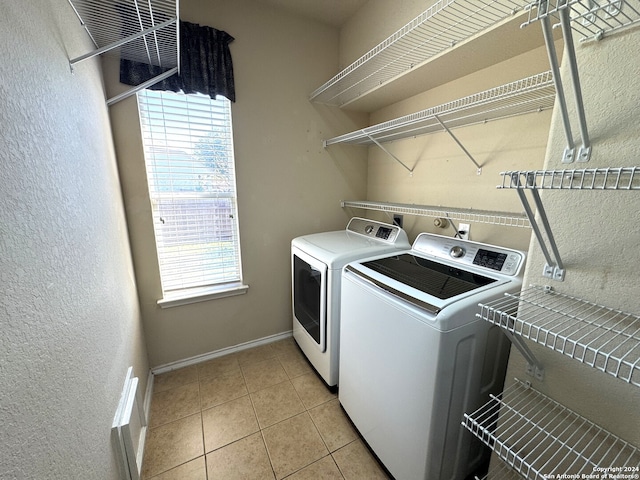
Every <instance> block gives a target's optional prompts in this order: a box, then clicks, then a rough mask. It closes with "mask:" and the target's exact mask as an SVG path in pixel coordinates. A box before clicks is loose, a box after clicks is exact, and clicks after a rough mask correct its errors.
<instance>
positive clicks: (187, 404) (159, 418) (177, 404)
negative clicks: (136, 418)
mask: <svg viewBox="0 0 640 480" xmlns="http://www.w3.org/2000/svg"><path fill="white" fill-rule="evenodd" d="M199 411H200V387H199V385H198V382H195V383H188V384H186V385H182V386H181V387H175V388H172V389H170V390H164V391H160V392H155V393H154V394H153V398H152V400H151V415H150V420H149V427H150V428H154V427H157V426H159V425H164V424H165V423H169V422H173V421H174V420H178V419H179V418H183V417H188V416H189V415H193V414H194V413H198V412H199Z"/></svg>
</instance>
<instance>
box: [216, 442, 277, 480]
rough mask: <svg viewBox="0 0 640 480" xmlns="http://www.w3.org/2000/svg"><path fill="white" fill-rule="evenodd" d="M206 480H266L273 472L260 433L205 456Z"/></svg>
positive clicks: (271, 477)
mask: <svg viewBox="0 0 640 480" xmlns="http://www.w3.org/2000/svg"><path fill="white" fill-rule="evenodd" d="M207 472H208V475H209V477H208V480H267V479H273V478H274V476H273V470H272V469H271V463H270V462H269V456H268V455H267V450H266V449H265V446H264V441H263V440H262V435H261V434H260V433H255V434H253V435H251V436H249V437H245V438H243V439H242V440H238V441H237V442H234V443H232V444H230V445H227V446H226V447H222V448H220V449H218V450H216V451H214V452H211V453H209V454H207Z"/></svg>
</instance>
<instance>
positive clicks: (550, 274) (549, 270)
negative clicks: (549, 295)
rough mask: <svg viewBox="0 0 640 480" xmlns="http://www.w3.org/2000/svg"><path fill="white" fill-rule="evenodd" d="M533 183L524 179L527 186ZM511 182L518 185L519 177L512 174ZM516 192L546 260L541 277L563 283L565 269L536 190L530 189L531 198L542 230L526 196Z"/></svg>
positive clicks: (529, 178)
mask: <svg viewBox="0 0 640 480" xmlns="http://www.w3.org/2000/svg"><path fill="white" fill-rule="evenodd" d="M533 181H535V177H530V176H528V177H527V179H526V182H527V186H533V185H535V184H534V183H531V182H533ZM511 182H512V183H513V182H516V185H519V184H520V175H519V174H517V173H516V174H513V175H512V176H511ZM516 191H517V192H518V197H520V202H521V203H522V206H523V207H524V211H525V212H526V214H527V217H528V218H529V222H530V223H531V228H532V229H533V233H534V234H535V236H536V239H537V240H538V244H539V245H540V249H541V250H542V254H543V255H544V259H545V260H546V262H547V263H546V264H545V266H544V269H543V271H542V276H543V277H547V278H551V279H553V280H557V281H559V282H562V281H564V275H565V269H564V264H563V263H562V258H560V252H559V251H558V246H557V244H556V240H555V238H554V237H553V232H552V230H551V225H550V224H549V219H548V218H547V212H546V211H545V209H544V205H543V204H542V200H541V199H540V194H539V193H538V191H537V190H536V189H533V188H532V189H531V196H532V197H533V201H534V203H535V205H536V209H537V210H538V216H539V217H540V221H541V222H542V229H541V228H540V225H538V222H537V221H536V216H535V213H534V211H533V209H532V208H531V204H530V203H529V200H528V199H527V196H526V195H525V193H524V190H523V189H522V188H518V189H517V190H516ZM543 230H544V233H545V235H546V238H547V240H548V245H549V247H550V248H551V252H553V256H551V254H550V252H549V249H548V248H547V241H545V236H544V235H543V233H542V232H543Z"/></svg>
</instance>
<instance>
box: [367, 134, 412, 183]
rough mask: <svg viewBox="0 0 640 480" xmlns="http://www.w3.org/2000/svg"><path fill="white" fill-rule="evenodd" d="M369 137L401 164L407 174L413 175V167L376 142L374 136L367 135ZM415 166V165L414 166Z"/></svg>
mask: <svg viewBox="0 0 640 480" xmlns="http://www.w3.org/2000/svg"><path fill="white" fill-rule="evenodd" d="M367 136H368V137H369V140H371V141H372V142H373V143H374V144H375V145H376V146H377V147H378V148H380V149H381V150H382V151H383V152H384V153H386V154H387V155H389V156H390V157H391V158H393V159H394V160H395V161H396V162H398V163H399V164H400V165H402V166H403V167H404V168H405V169H406V170H407V171H408V172H409V175H413V168H409V167H408V166H407V165H406V164H405V163H404V162H403V161H402V160H400V159H399V158H398V157H396V156H395V155H394V154H393V153H391V152H390V151H389V150H387V149H386V148H384V146H383V145H382V144H381V143H380V142H378V141H377V140H376V139H375V138H373V137H372V136H371V135H367ZM414 168H415V167H414Z"/></svg>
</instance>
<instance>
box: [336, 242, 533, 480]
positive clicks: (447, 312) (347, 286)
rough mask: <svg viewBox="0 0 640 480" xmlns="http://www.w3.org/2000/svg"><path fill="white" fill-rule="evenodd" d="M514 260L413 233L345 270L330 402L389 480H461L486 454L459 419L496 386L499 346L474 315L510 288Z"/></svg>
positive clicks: (518, 262) (500, 337) (493, 330)
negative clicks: (336, 374) (409, 240)
mask: <svg viewBox="0 0 640 480" xmlns="http://www.w3.org/2000/svg"><path fill="white" fill-rule="evenodd" d="M524 260H525V254H524V253H523V252H519V251H516V250H509V249H505V248H501V247H495V246H491V245H484V244H480V243H476V242H471V241H463V240H459V239H454V238H450V237H442V236H439V235H433V234H425V233H423V234H420V235H419V236H418V238H417V239H416V241H415V242H414V245H413V248H412V249H411V250H409V251H406V252H401V253H396V254H393V255H388V254H387V255H380V256H376V257H374V258H369V259H366V260H363V261H359V262H354V263H351V264H349V265H347V266H346V267H345V269H344V271H343V278H342V302H341V329H340V342H341V347H340V390H339V399H340V403H341V404H342V406H343V408H344V409H345V411H346V412H347V414H348V415H349V417H350V418H351V420H352V422H353V423H354V425H355V426H356V427H357V429H358V430H359V431H360V433H361V434H362V436H363V438H364V439H365V440H366V441H367V443H368V444H369V446H370V447H371V449H372V450H373V451H374V452H375V454H376V455H377V456H378V458H379V459H380V460H381V461H382V463H383V464H384V465H385V466H386V468H387V469H388V470H389V472H390V473H391V474H392V475H393V476H394V477H395V478H396V480H425V479H427V480H444V479H447V480H452V479H455V480H462V479H464V478H466V477H467V476H468V475H469V474H471V473H472V472H473V471H474V470H475V469H476V468H478V467H479V466H480V465H481V463H482V462H483V461H484V460H485V459H486V458H487V457H486V453H487V452H486V450H485V449H484V448H483V447H482V445H481V444H480V442H478V441H477V440H475V439H474V438H473V436H472V435H470V434H469V432H466V431H465V430H464V428H463V427H462V425H461V422H462V420H463V415H464V413H465V412H472V411H474V410H476V409H477V408H479V407H480V406H481V405H483V404H484V403H485V402H486V401H487V400H488V395H489V393H498V392H500V391H501V390H502V386H503V383H504V374H505V370H506V363H507V360H508V354H509V341H508V340H507V339H506V337H505V336H504V334H503V333H502V332H501V331H500V328H499V327H497V326H492V325H491V324H489V323H488V322H486V321H484V320H481V319H479V318H476V313H478V312H479V310H480V309H479V308H478V303H479V302H484V301H489V300H492V299H495V298H498V297H500V296H502V295H503V294H504V293H505V292H515V291H519V290H520V287H521V284H522V268H523V264H524Z"/></svg>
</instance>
